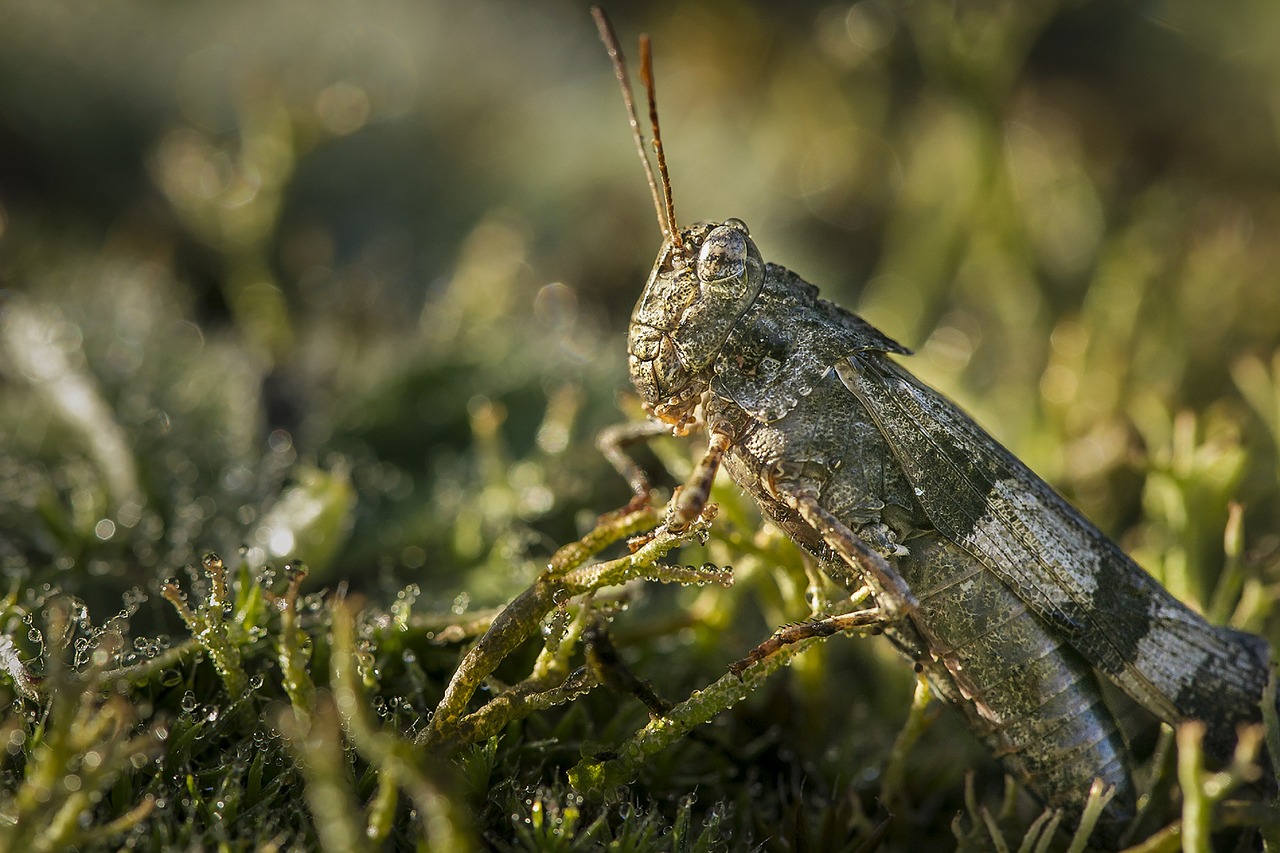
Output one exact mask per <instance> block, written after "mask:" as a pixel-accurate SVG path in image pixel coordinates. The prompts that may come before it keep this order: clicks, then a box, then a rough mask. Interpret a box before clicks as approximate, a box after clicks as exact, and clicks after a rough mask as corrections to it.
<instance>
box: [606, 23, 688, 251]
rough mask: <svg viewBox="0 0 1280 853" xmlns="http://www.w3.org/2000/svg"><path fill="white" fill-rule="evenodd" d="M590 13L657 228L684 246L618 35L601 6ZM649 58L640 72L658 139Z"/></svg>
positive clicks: (667, 183)
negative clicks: (650, 149) (648, 146)
mask: <svg viewBox="0 0 1280 853" xmlns="http://www.w3.org/2000/svg"><path fill="white" fill-rule="evenodd" d="M591 16H592V17H593V18H595V21H596V29H598V30H599V31H600V40H601V41H602V42H604V46H605V48H606V49H607V50H608V51H609V59H610V60H612V61H613V73H614V75H615V76H616V77H617V78H618V85H619V86H620V87H621V88H622V101H623V103H624V104H625V105H626V107H627V117H628V119H629V120H630V122H631V136H632V138H633V139H635V143H636V152H637V153H638V154H639V155H640V162H641V163H642V164H644V174H645V177H646V178H647V179H648V181H649V193H650V194H651V195H652V196H653V209H654V212H655V213H656V214H657V217H658V227H659V228H661V229H662V236H663V237H664V238H667V239H670V240H672V241H673V242H674V243H675V244H676V245H677V246H679V247H680V248H683V245H682V244H681V242H680V235H679V234H678V233H677V232H676V230H675V222H674V218H673V215H672V212H673V211H674V207H673V205H672V204H671V181H670V178H668V176H667V171H666V160H665V158H664V157H663V156H662V154H661V151H662V148H661V143H660V142H659V143H658V144H657V146H656V148H655V150H657V151H658V152H659V153H658V163H659V168H660V169H661V170H662V184H663V187H664V188H665V193H663V192H660V191H659V189H658V179H657V178H656V177H655V176H654V174H653V164H652V163H650V162H649V154H648V152H647V151H646V150H645V144H644V133H643V131H641V130H640V115H639V113H637V112H636V101H635V96H634V95H633V94H632V90H631V77H630V75H628V74H627V60H626V58H625V57H624V56H623V55H622V47H621V45H619V44H618V36H617V34H616V33H615V32H614V31H613V24H611V23H610V22H609V16H608V15H607V14H605V11H604V9H603V8H601V7H600V6H592V7H591ZM647 43H648V38H647V37H642V40H641V51H642V52H643V53H644V54H645V55H646V56H647V55H648V49H647V47H646V45H647ZM650 65H651V60H649V61H646V62H645V65H644V69H646V70H642V73H644V74H645V75H646V78H645V79H646V83H645V85H646V86H647V87H648V91H649V116H650V119H651V121H652V124H653V127H654V138H655V142H657V127H658V120H657V106H656V101H655V99H654V96H653V86H652V80H653V73H652V69H651V68H650Z"/></svg>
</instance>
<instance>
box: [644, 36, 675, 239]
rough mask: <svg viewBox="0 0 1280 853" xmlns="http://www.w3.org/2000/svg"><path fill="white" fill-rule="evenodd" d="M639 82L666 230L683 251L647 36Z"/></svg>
mask: <svg viewBox="0 0 1280 853" xmlns="http://www.w3.org/2000/svg"><path fill="white" fill-rule="evenodd" d="M640 80H641V81H642V82H643V83H644V90H645V92H646V94H647V95H648V97H649V126H650V127H652V128H653V151H654V153H655V154H657V155H658V176H659V177H660V178H662V198H663V200H664V201H665V202H666V203H667V229H668V230H669V231H670V235H669V236H670V237H671V242H672V243H674V244H675V247H676V248H677V249H680V250H681V251H683V250H684V244H683V243H682V242H681V241H680V229H679V228H678V227H677V226H676V203H675V200H674V199H673V198H672V197H671V175H670V174H669V173H668V172H667V155H666V153H665V152H664V151H663V149H662V129H661V127H660V126H659V125H658V92H657V88H656V87H655V86H654V84H653V50H652V49H651V48H650V45H649V36H648V34H647V33H646V34H642V35H641V36H640Z"/></svg>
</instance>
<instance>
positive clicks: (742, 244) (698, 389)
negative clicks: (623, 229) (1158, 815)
mask: <svg viewBox="0 0 1280 853" xmlns="http://www.w3.org/2000/svg"><path fill="white" fill-rule="evenodd" d="M594 14H595V15H596V20H597V24H598V25H599V28H600V31H601V36H602V38H603V39H604V41H605V43H606V46H607V47H608V49H609V52H610V55H611V57H612V58H613V61H614V67H615V71H616V73H617V76H618V80H619V83H620V85H621V87H622V91H623V98H624V101H625V103H626V106H627V110H628V115H629V119H630V123H631V126H632V130H633V136H634V139H635V142H636V146H637V148H638V149H639V152H640V157H641V160H642V161H643V163H644V168H645V171H646V174H647V176H648V180H649V185H650V188H651V190H652V193H653V197H654V205H655V207H656V209H657V215H658V221H659V225H660V226H661V227H662V230H663V235H664V242H663V246H662V249H661V251H660V252H659V253H658V258H657V262H656V263H655V264H654V267H653V271H652V273H651V274H650V275H649V279H648V282H647V283H646V285H645V288H644V292H643V294H642V295H641V296H640V300H639V301H638V302H637V303H636V306H635V310H634V312H633V313H632V315H631V323H630V328H629V333H628V340H627V349H628V365H629V371H630V378H631V382H632V384H633V385H634V386H635V389H636V391H637V392H638V393H639V395H640V396H641V398H642V399H643V401H644V405H645V408H646V411H647V412H648V413H649V414H650V415H651V416H652V418H651V421H649V422H648V423H647V424H644V425H639V426H638V428H635V429H629V430H628V429H615V430H614V431H611V432H607V433H606V434H605V435H604V436H602V439H601V446H602V448H603V449H604V450H605V452H606V454H607V455H608V456H609V457H610V459H611V461H612V462H613V464H614V465H615V467H617V468H618V469H619V471H621V472H622V473H623V474H624V476H626V477H627V478H628V479H629V481H630V483H631V485H632V488H633V490H634V492H635V495H636V497H635V501H637V502H643V501H646V500H648V498H649V495H650V484H649V481H648V479H647V477H646V475H645V474H644V472H643V471H642V470H640V468H639V466H638V465H637V464H636V463H635V462H634V461H632V460H631V459H630V457H629V456H628V455H627V453H626V446H627V444H628V443H629V442H632V441H636V440H640V439H642V438H643V437H645V436H648V435H653V434H659V433H663V432H665V433H668V434H669V433H672V432H674V433H676V434H685V433H688V432H690V431H691V430H693V429H695V428H696V429H700V430H703V431H705V432H706V434H707V435H708V437H709V442H708V445H707V450H706V453H705V454H704V455H703V457H702V459H701V461H700V462H698V464H697V465H696V466H695V469H694V472H693V474H692V476H691V477H690V479H689V480H688V482H686V483H685V484H684V486H682V487H681V488H680V489H678V490H677V493H676V495H674V496H673V499H672V501H671V504H670V506H671V507H672V508H671V509H669V511H668V515H667V520H666V523H667V525H668V526H669V527H670V528H673V529H677V528H680V527H683V526H685V525H688V524H689V523H690V522H692V521H693V520H695V519H696V518H698V516H699V514H700V513H701V512H702V510H703V508H704V506H705V505H706V503H707V500H708V496H709V491H710V486H711V482H712V480H713V478H714V476H715V473H716V471H717V469H718V468H719V467H721V466H723V467H724V468H725V469H727V471H728V473H729V475H730V476H731V477H732V479H733V480H734V482H735V483H737V485H738V486H740V487H741V488H742V489H744V490H745V491H747V492H749V493H750V494H751V495H752V497H754V499H755V500H756V501H757V502H758V503H759V505H760V508H761V510H762V511H763V513H764V515H765V516H766V517H767V518H769V519H770V520H771V521H772V522H773V523H774V524H775V525H777V526H778V527H779V528H780V529H781V530H783V531H784V532H785V533H786V534H787V535H788V536H790V537H791V538H792V539H793V540H794V541H795V542H797V543H798V544H799V545H800V546H801V547H802V548H804V549H805V550H806V551H808V552H809V553H810V554H812V555H813V556H814V557H815V558H816V559H817V560H818V561H819V563H820V565H821V566H822V568H823V569H824V570H825V571H826V572H827V573H828V574H829V575H830V576H831V577H832V578H833V579H835V580H837V581H838V582H841V583H843V584H845V585H846V586H849V587H850V588H859V587H864V586H866V587H870V589H871V590H872V593H873V597H874V600H875V607H876V609H877V610H878V614H877V615H878V618H879V619H880V620H881V625H882V626H883V628H884V631H885V633H886V634H888V635H889V637H890V638H891V640H892V641H893V642H894V643H895V645H897V647H898V648H899V649H900V650H902V651H903V652H904V653H906V654H907V655H908V656H909V657H910V658H911V659H912V660H913V661H915V663H916V665H917V667H918V668H920V669H921V670H922V671H923V672H924V674H925V675H926V677H927V678H928V680H929V681H930V683H931V685H932V687H933V689H934V690H935V691H936V692H937V693H938V694H940V695H941V696H943V697H944V698H945V699H946V700H948V701H949V702H951V703H952V704H954V705H955V706H956V707H958V708H959V709H960V711H961V712H962V713H963V715H964V716H965V718H966V719H967V721H968V723H969V724H970V726H971V727H972V728H973V730H974V731H975V732H976V733H977V734H978V735H979V737H981V738H982V739H983V740H984V741H985V742H986V744H987V745H988V746H989V747H990V749H991V750H992V751H993V752H994V753H995V754H996V755H997V756H998V757H999V758H1000V760H1001V761H1002V762H1003V764H1004V766H1005V768H1006V769H1007V770H1008V771H1009V772H1010V773H1011V775H1013V776H1014V777H1015V778H1016V779H1018V780H1019V781H1020V782H1021V783H1022V784H1023V786H1024V787H1026V788H1027V789H1028V790H1030V791H1031V792H1032V793H1033V794H1034V795H1035V796H1036V797H1038V798H1039V799H1040V800H1041V801H1042V802H1044V803H1045V804H1047V805H1048V806H1051V807H1055V808H1062V809H1063V810H1064V811H1066V812H1067V813H1069V814H1073V815H1077V816H1078V815H1079V814H1080V812H1081V810H1082V809H1083V807H1084V805H1085V802H1086V801H1087V798H1088V791H1089V789H1090V785H1091V783H1092V782H1093V781H1094V780H1095V779H1100V780H1102V781H1103V782H1104V783H1105V784H1107V785H1109V786H1111V787H1112V788H1113V789H1114V797H1113V798H1112V800H1111V802H1110V804H1109V806H1108V808H1107V812H1106V813H1105V814H1104V817H1103V821H1102V822H1101V823H1100V824H1099V826H1100V828H1101V829H1102V830H1103V837H1109V838H1112V839H1115V838H1117V837H1119V834H1120V833H1121V832H1122V829H1123V827H1124V826H1125V825H1126V824H1127V823H1128V821H1129V820H1130V818H1131V817H1132V815H1133V813H1134V811H1135V802H1136V797H1137V795H1136V792H1135V786H1134V781H1133V774H1132V769H1131V766H1130V765H1131V760H1130V754H1129V748H1128V746H1127V743H1126V739H1125V736H1124V735H1123V734H1122V732H1121V727H1120V725H1119V721H1118V713H1117V709H1116V707H1115V700H1114V699H1112V698H1109V696H1108V694H1107V692H1106V691H1104V687H1103V683H1104V682H1109V683H1110V684H1113V685H1115V686H1116V687H1118V688H1119V690H1120V691H1121V692H1122V693H1123V694H1125V695H1127V696H1128V697H1129V698H1130V699H1132V700H1134V702H1136V703H1137V705H1140V706H1141V707H1142V708H1145V709H1146V711H1147V712H1149V713H1150V714H1151V715H1152V716H1154V717H1155V718H1157V719H1159V720H1163V721H1165V722H1167V723H1171V724H1172V723H1179V722H1182V721H1186V720H1202V721H1204V723H1205V724H1206V725H1207V735H1206V738H1205V748H1206V751H1207V752H1208V753H1209V754H1210V755H1213V756H1216V757H1218V758H1225V757H1226V756H1227V755H1229V753H1230V749H1231V747H1232V745H1233V744H1234V743H1235V740H1236V734H1237V727H1238V726H1239V725H1242V724H1245V723H1252V722H1256V721H1258V720H1260V719H1261V702H1262V698H1263V696H1264V692H1265V690H1266V685H1267V681H1268V677H1269V674H1270V648H1269V645H1268V644H1267V642H1266V641H1265V640H1263V639H1262V638H1260V637H1257V636H1254V635H1251V634H1247V633H1243V632H1240V631H1235V630H1232V629H1229V628H1225V627H1220V626H1216V625H1211V624H1209V623H1208V622H1207V621H1205V619H1204V618H1203V617H1202V616H1200V615H1199V614H1197V613H1196V612H1194V611H1192V610H1191V609H1189V608H1188V607H1187V606H1186V605H1184V604H1183V603H1182V602H1180V601H1178V600H1177V599H1176V598H1174V597H1173V595H1171V594H1170V593H1169V592H1168V591H1166V590H1165V589H1164V588H1163V587H1162V586H1161V585H1160V584H1159V583H1158V582H1157V581H1156V580H1155V579H1154V578H1152V577H1151V576H1150V575H1149V574H1147V573H1146V572H1145V571H1144V570H1143V569H1142V568H1141V567H1139V566H1138V565H1137V564H1136V563H1135V562H1134V561H1133V560H1132V559H1130V558H1129V557H1128V556H1127V555H1126V554H1125V553H1124V552H1123V551H1122V550H1121V549H1120V548H1119V546H1117V545H1116V544H1115V543H1114V542H1112V541H1111V540H1110V539H1109V538H1107V536H1105V535H1104V534H1103V533H1102V532H1101V531H1099V530H1098V528H1096V527H1095V526H1094V525H1093V524H1092V523H1090V522H1089V521H1088V519H1086V518H1085V517H1084V516H1082V515H1081V514H1080V513H1079V512H1078V511H1077V510H1076V509H1075V508H1073V507H1072V506H1071V505H1070V504H1069V503H1068V502H1067V501H1066V500H1064V499H1063V498H1062V497H1061V496H1059V495H1058V494H1057V493H1056V492H1055V491H1054V490H1053V489H1052V488H1051V487H1050V486H1049V485H1047V484H1046V483H1045V482H1044V481H1043V480H1042V479H1040V477H1038V476H1037V475H1036V474H1035V473H1034V472H1032V471H1031V470H1030V469H1029V468H1028V467H1027V466H1026V465H1024V464H1023V463H1022V462H1021V461H1020V460H1019V459H1017V458H1016V457H1015V456H1014V455H1013V454H1012V453H1010V452H1009V451H1008V450H1006V449H1005V448H1004V447H1002V446H1001V445H1000V443H999V442H997V441H996V440H995V439H994V438H992V437H991V436H990V435H989V434H988V433H987V432H986V431H984V430H983V429H982V428H981V427H980V426H979V425H978V424H977V423H975V422H974V421H973V420H972V419H971V418H970V417H968V416H967V415H966V414H965V413H964V412H962V411H961V410H960V409H959V408H958V407H957V406H956V405H955V404H954V403H952V402H951V401H950V400H948V399H947V398H946V397H944V396H943V395H941V394H940V393H938V392H937V391H935V390H933V389H932V388H930V387H928V386H927V385H925V384H924V383H923V382H921V381H920V380H919V379H917V378H916V377H915V376H913V375H912V374H911V373H910V372H909V371H908V370H907V369H905V368H904V367H902V366H901V365H900V364H899V363H898V361H897V360H896V357H899V356H907V355H909V354H910V352H909V350H907V349H906V348H905V347H903V346H902V345H900V344H899V343H897V342H896V341H894V340H893V339H892V338H890V337H888V336H887V335H885V334H884V333H883V332H881V331H880V330H878V329H876V328H875V327H874V326H872V325H871V324H869V323H868V322H866V321H865V320H863V319H862V318H860V317H858V316H857V315H855V314H853V313H851V312H849V311H846V310H845V309H843V308H841V307H840V306H838V305H835V304H833V303H831V302H828V301H826V300H823V299H821V298H819V296H818V288H816V287H815V286H813V285H812V284H809V283H808V282H806V281H805V280H804V279H802V278H801V277H800V276H798V275H796V274H795V273H793V272H791V271H790V270H788V269H786V268H784V267H782V266H779V265H777V264H771V263H767V262H765V261H764V259H763V257H762V256H761V253H760V250H759V249H758V248H757V247H756V244H755V242H754V241H753V240H752V238H751V234H750V231H749V230H748V228H747V225H746V224H745V223H743V222H741V221H740V220H737V219H728V220H725V221H724V222H721V223H699V224H695V225H693V226H691V227H688V228H680V227H678V226H677V224H676V221H675V211H674V204H673V203H672V199H671V187H670V179H669V176H668V173H667V168H666V162H665V157H664V154H663V149H662V142H661V135H660V131H659V127H658V122H657V111H656V106H655V103H656V98H655V95H654V89H653V75H652V66H651V62H652V60H651V58H650V50H649V45H648V40H647V39H646V38H645V37H643V36H642V37H641V69H640V70H641V76H642V79H643V81H644V83H645V86H646V89H647V92H648V99H649V113H650V120H651V126H652V129H653V131H652V132H653V137H654V138H653V149H654V153H655V159H656V161H657V166H658V174H659V176H660V181H659V179H657V178H655V176H654V171H653V167H652V165H651V164H650V162H649V158H648V156H647V154H646V151H645V142H644V139H643V135H642V131H641V127H640V121H639V117H638V115H637V112H636V109H635V105H634V99H633V96H632V93H631V88H630V83H629V81H628V75H627V71H626V66H625V62H624V61H623V59H622V57H621V52H620V50H619V48H618V44H617V39H616V37H615V36H614V35H613V32H612V29H611V27H610V26H609V24H608V21H607V18H606V17H605V16H604V14H603V12H601V11H600V10H599V9H596V10H594ZM659 187H660V188H661V189H660V190H659ZM1112 692H1114V691H1112Z"/></svg>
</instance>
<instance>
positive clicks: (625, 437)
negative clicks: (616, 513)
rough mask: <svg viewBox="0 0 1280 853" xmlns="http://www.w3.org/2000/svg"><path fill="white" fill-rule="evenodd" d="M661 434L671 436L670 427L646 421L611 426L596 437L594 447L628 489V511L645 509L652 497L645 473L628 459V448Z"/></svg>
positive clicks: (659, 422)
mask: <svg viewBox="0 0 1280 853" xmlns="http://www.w3.org/2000/svg"><path fill="white" fill-rule="evenodd" d="M660 435H671V427H670V426H669V425H667V424H665V423H662V422H661V421H654V420H648V421H628V422H626V423H621V424H614V425H613V426H611V427H606V428H605V429H603V430H601V431H600V434H599V435H598V436H596V447H597V448H599V450H600V452H601V453H603V454H604V458H605V459H608V460H609V464H610V465H612V466H613V467H614V470H616V471H617V472H618V473H619V474H621V475H622V477H623V479H625V480H626V481H627V483H628V484H629V485H630V486H631V493H632V498H631V502H630V503H629V504H627V507H626V508H627V510H636V509H640V508H641V507H643V506H647V505H648V503H649V501H650V500H651V499H652V497H653V482H652V480H650V478H649V474H648V472H646V471H645V470H644V469H643V468H641V467H640V464H639V463H638V462H636V460H635V459H633V458H632V457H631V454H630V453H628V452H627V451H628V448H631V447H633V446H635V445H637V444H643V443H645V442H647V441H649V440H650V439H652V438H656V437H658V436H660Z"/></svg>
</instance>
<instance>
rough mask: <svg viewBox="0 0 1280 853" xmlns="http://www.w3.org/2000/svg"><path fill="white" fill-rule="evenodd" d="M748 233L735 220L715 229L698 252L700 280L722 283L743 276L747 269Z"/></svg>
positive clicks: (745, 228) (744, 227)
mask: <svg viewBox="0 0 1280 853" xmlns="http://www.w3.org/2000/svg"><path fill="white" fill-rule="evenodd" d="M739 225H741V226H742V227H741V229H739V228H738V227H737V226H739ZM746 232H747V227H746V226H745V225H742V223H741V222H739V221H738V220H734V219H730V220H729V221H728V222H726V223H725V224H724V225H721V226H719V227H717V228H713V229H712V230H711V233H710V234H708V235H707V238H706V240H704V241H703V242H702V249H701V250H700V251H699V252H698V278H699V279H701V280H702V281H721V280H723V279H726V278H737V277H738V276H741V275H742V274H743V272H744V271H745V270H746V268H747V233H746Z"/></svg>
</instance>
